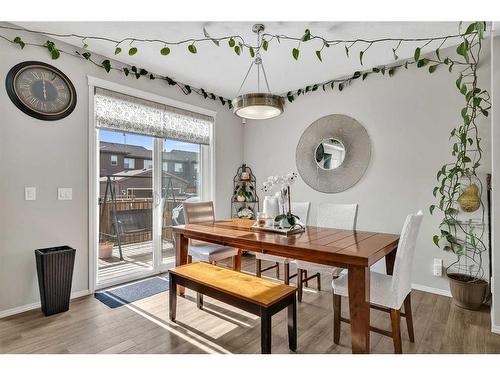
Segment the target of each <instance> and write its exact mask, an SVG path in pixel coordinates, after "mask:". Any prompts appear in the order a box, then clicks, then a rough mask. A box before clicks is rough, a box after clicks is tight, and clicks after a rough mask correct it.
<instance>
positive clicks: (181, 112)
mask: <svg viewBox="0 0 500 375" xmlns="http://www.w3.org/2000/svg"><path fill="white" fill-rule="evenodd" d="M90 81H91V80H90V79H89V82H90ZM93 81H95V79H93ZM96 82H99V83H101V84H104V82H102V81H96ZM104 86H107V87H109V86H111V88H109V89H105V88H101V87H95V88H92V90H91V94H92V95H93V98H94V100H93V102H92V105H91V108H92V110H93V112H91V113H92V117H91V119H92V120H91V121H93V124H94V129H93V131H91V133H90V139H92V140H93V141H94V142H92V144H93V145H94V146H92V149H91V153H90V156H89V158H90V166H91V167H90V175H91V176H92V180H93V182H92V183H91V184H90V187H89V189H90V191H91V194H92V195H93V196H94V197H95V201H94V202H96V203H93V204H92V205H91V208H90V211H91V215H90V217H91V221H90V223H89V225H90V228H91V229H90V231H91V235H90V237H91V238H92V240H91V242H93V243H94V245H93V248H95V251H94V253H95V257H93V258H91V262H92V263H93V266H92V267H91V270H92V271H91V273H90V277H91V280H92V281H93V283H91V284H92V285H91V286H90V288H91V289H92V288H104V287H107V286H111V285H115V284H119V283H123V282H127V281H130V280H134V279H138V278H141V277H145V276H148V275H152V274H155V273H160V272H163V271H166V270H167V269H168V268H169V267H172V266H173V265H174V264H175V251H174V239H173V236H172V228H171V226H172V225H177V224H183V223H184V218H183V215H182V211H181V208H182V203H183V202H185V201H187V200H193V201H194V200H198V199H200V198H203V199H211V197H212V190H213V189H212V184H211V182H212V178H211V174H212V167H211V166H212V160H213V158H212V146H211V144H210V141H211V138H212V131H213V124H214V115H215V113H210V114H203V112H207V111H205V110H203V109H200V110H201V113H199V112H193V110H196V109H197V108H195V107H193V106H189V105H184V104H183V103H179V102H175V101H172V100H169V99H166V98H161V97H158V96H155V95H152V94H149V93H145V92H140V91H138V90H134V89H130V88H126V87H123V86H117V85H115V84H107V83H106V84H104ZM120 90H123V92H126V93H127V94H125V93H122V92H120ZM94 204H95V205H94Z"/></svg>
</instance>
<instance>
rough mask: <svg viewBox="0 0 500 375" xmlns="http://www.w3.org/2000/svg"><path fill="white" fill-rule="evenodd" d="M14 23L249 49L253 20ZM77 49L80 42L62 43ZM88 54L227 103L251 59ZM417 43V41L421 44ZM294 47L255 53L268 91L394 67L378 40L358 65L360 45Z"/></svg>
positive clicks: (93, 44) (99, 45) (415, 26)
mask: <svg viewBox="0 0 500 375" xmlns="http://www.w3.org/2000/svg"><path fill="white" fill-rule="evenodd" d="M14 23H15V24H17V25H19V26H23V27H26V28H29V29H34V30H38V31H45V32H54V33H77V34H83V35H93V36H105V37H109V38H112V39H122V38H125V37H134V38H149V39H162V40H170V41H176V40H181V39H186V38H187V39H189V38H192V37H197V38H203V36H204V35H203V28H206V30H207V31H208V32H209V34H210V35H211V36H212V37H219V36H226V35H229V34H238V35H241V36H243V37H244V38H245V39H246V41H247V42H252V43H253V44H255V38H256V36H255V34H253V33H252V31H251V28H252V25H253V23H252V22H14ZM265 26H266V32H268V33H272V34H286V35H288V36H297V37H301V36H302V35H303V33H304V30H305V29H310V30H311V33H312V34H317V35H321V36H323V37H325V38H328V39H354V38H366V39H375V38H384V37H392V38H399V37H407V38H410V37H411V38H418V37H433V36H442V35H452V34H456V33H457V31H458V22H267V23H266V24H265ZM63 40H65V41H67V42H68V43H71V44H75V45H76V46H78V47H81V46H82V44H81V41H80V40H76V39H68V38H66V39H63ZM456 42H457V40H456V39H455V40H454V41H453V40H450V41H447V43H446V44H445V45H444V46H443V47H442V48H444V47H446V46H450V45H454V44H456ZM87 43H88V45H89V46H88V49H89V50H90V51H91V52H95V53H98V54H101V55H104V56H106V57H108V58H111V59H117V60H120V61H122V62H124V63H127V64H131V65H136V66H138V67H142V68H145V69H147V70H149V71H150V72H154V73H157V74H161V75H168V76H170V77H172V78H174V79H176V80H178V81H180V82H183V83H187V84H190V85H192V86H194V87H203V88H205V89H206V90H207V91H213V92H215V93H217V94H219V95H223V96H225V97H228V98H232V97H234V96H236V94H237V92H238V89H239V87H240V84H241V82H242V81H243V78H244V76H245V74H246V72H247V70H248V67H249V65H250V63H251V61H252V59H251V57H250V55H249V53H248V51H245V52H244V53H242V54H241V55H240V56H238V55H236V54H235V53H234V52H233V51H232V49H230V48H229V47H228V46H227V43H221V45H220V47H216V46H215V45H214V44H213V43H211V42H205V43H199V44H197V46H196V47H197V50H198V53H197V54H191V53H189V52H188V51H187V48H186V46H174V47H171V53H170V54H169V55H168V56H162V55H161V54H160V53H159V51H160V49H161V48H162V47H163V45H161V44H156V45H150V44H149V45H146V44H140V43H136V44H134V45H135V46H136V47H137V48H138V50H139V52H138V53H137V54H136V55H134V56H129V55H128V54H127V53H126V50H127V45H124V46H123V47H124V48H123V49H124V52H125V53H124V52H122V53H121V54H119V55H117V56H115V55H114V49H115V46H114V45H113V44H112V43H109V42H104V41H87ZM439 43H440V42H433V43H431V44H430V45H428V46H427V47H426V48H424V49H423V52H422V53H425V52H426V51H428V52H430V51H434V50H435V49H436V47H437V46H438V45H439ZM420 44H421V43H420ZM296 45H297V43H296V42H289V41H281V43H278V42H277V41H276V40H274V41H272V42H271V43H270V46H269V49H268V51H263V52H262V58H263V62H264V66H265V70H266V73H267V77H268V80H269V85H270V87H271V91H273V93H279V94H281V93H284V92H286V91H288V90H291V89H297V88H300V87H304V86H306V85H308V84H311V83H316V82H322V81H326V80H328V79H332V78H338V77H342V76H345V75H348V74H351V73H352V72H354V71H356V70H361V69H367V68H370V67H373V66H377V65H381V64H387V63H392V62H394V57H393V53H392V48H394V47H395V45H396V43H395V42H387V43H386V42H384V43H382V44H380V45H374V46H372V47H371V48H370V49H369V50H368V51H367V52H366V53H365V55H364V58H363V63H364V66H361V65H360V62H359V51H360V50H361V49H362V48H363V47H362V45H356V46H354V47H353V48H352V50H351V52H350V55H351V57H350V58H347V57H346V55H345V50H344V46H343V45H338V46H335V47H330V48H328V49H327V50H326V49H325V50H324V51H323V53H322V55H323V56H322V57H323V62H320V61H319V60H318V58H317V57H316V55H315V50H317V49H319V48H320V47H321V42H320V41H311V42H308V43H303V44H302V45H301V47H300V58H299V60H298V61H295V60H294V59H293V58H292V55H291V50H292V48H294V47H296ZM419 46H420V45H419V43H411V44H403V45H401V47H400V48H399V50H398V55H399V57H400V59H404V58H408V57H411V56H413V52H414V50H415V48H416V47H419ZM255 90H256V75H255V74H253V75H251V76H249V78H248V81H247V83H246V84H245V86H244V87H243V89H242V92H249V91H255Z"/></svg>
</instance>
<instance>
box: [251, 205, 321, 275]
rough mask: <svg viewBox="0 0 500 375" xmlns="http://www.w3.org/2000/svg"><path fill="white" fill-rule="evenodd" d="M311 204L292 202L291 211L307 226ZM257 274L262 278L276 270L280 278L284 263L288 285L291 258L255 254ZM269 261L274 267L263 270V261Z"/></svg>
mask: <svg viewBox="0 0 500 375" xmlns="http://www.w3.org/2000/svg"><path fill="white" fill-rule="evenodd" d="M310 206H311V203H310V202H292V205H291V211H292V213H293V214H294V215H296V216H298V217H299V219H300V221H301V223H302V224H304V225H307V220H308V218H309V207H310ZM255 260H256V261H255V274H256V275H257V276H258V277H261V275H262V272H264V271H268V270H271V269H273V268H276V278H277V279H279V278H280V267H279V266H280V263H283V269H284V272H285V274H284V275H283V281H284V282H285V284H288V283H289V281H290V261H291V259H289V258H283V257H279V256H276V255H269V254H262V253H255ZM263 260H267V261H269V262H273V263H274V264H273V265H272V266H269V267H266V268H262V261H263Z"/></svg>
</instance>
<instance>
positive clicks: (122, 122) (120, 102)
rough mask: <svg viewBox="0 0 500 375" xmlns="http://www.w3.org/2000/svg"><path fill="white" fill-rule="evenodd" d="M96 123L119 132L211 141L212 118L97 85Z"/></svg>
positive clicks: (203, 142) (202, 141)
mask: <svg viewBox="0 0 500 375" xmlns="http://www.w3.org/2000/svg"><path fill="white" fill-rule="evenodd" d="M94 113H95V124H96V127H98V128H106V129H110V130H117V131H121V132H129V133H135V134H142V135H148V136H152V137H159V138H170V139H175V140H178V141H183V142H190V143H198V144H205V145H208V144H210V126H212V125H213V123H214V118H213V117H211V116H207V115H202V114H200V113H196V112H192V111H187V110H184V109H180V108H175V107H171V106H167V105H164V104H160V103H155V102H151V101H148V100H144V99H140V98H136V97H133V96H130V95H125V94H121V93H118V92H115V91H110V90H106V89H102V88H100V87H96V89H95V94H94Z"/></svg>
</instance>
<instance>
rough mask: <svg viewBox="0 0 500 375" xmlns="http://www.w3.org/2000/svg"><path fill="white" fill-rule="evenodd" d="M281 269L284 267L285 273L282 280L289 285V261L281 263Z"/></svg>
mask: <svg viewBox="0 0 500 375" xmlns="http://www.w3.org/2000/svg"><path fill="white" fill-rule="evenodd" d="M283 269H284V272H285V275H284V276H283V278H284V280H283V281H284V282H285V284H286V285H290V264H289V263H285V264H283Z"/></svg>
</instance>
